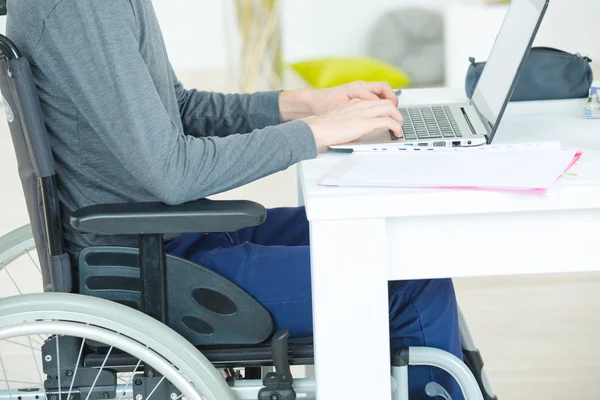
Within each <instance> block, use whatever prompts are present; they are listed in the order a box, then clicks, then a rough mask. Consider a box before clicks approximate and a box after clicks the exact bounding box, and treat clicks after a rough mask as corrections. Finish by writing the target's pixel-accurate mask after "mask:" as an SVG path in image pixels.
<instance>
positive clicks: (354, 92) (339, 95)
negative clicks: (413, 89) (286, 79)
mask: <svg viewBox="0 0 600 400" xmlns="http://www.w3.org/2000/svg"><path fill="white" fill-rule="evenodd" d="M310 97H312V101H311V103H312V104H311V107H312V111H313V114H314V115H322V114H325V113H327V112H329V111H331V110H333V109H334V108H336V107H338V106H340V105H342V104H346V103H348V102H349V101H350V100H352V99H360V100H380V99H381V100H391V101H392V103H394V105H395V106H398V97H397V96H396V93H394V90H393V89H392V87H391V86H390V84H389V83H387V82H361V81H357V82H352V83H348V84H345V85H340V86H336V87H333V88H330V89H314V90H312V93H311V96H310Z"/></svg>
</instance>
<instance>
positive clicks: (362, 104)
mask: <svg viewBox="0 0 600 400" xmlns="http://www.w3.org/2000/svg"><path fill="white" fill-rule="evenodd" d="M382 106H387V107H392V108H393V107H395V106H394V103H392V102H391V101H390V100H383V99H380V98H377V99H376V100H360V101H359V102H358V103H356V107H357V108H358V109H360V110H366V109H369V108H375V107H382Z"/></svg>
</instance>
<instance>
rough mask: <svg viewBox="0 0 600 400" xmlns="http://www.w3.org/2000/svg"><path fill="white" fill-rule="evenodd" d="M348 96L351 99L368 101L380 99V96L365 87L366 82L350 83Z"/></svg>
mask: <svg viewBox="0 0 600 400" xmlns="http://www.w3.org/2000/svg"><path fill="white" fill-rule="evenodd" d="M348 89H349V90H348V92H347V96H348V97H350V98H351V99H360V100H366V101H372V100H379V96H378V95H377V94H375V93H373V92H372V91H370V90H369V88H368V87H365V85H364V82H355V83H354V84H351V85H348Z"/></svg>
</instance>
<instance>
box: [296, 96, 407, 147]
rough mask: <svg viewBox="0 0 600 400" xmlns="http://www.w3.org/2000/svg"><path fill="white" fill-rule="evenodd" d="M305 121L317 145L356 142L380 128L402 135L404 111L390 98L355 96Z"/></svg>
mask: <svg viewBox="0 0 600 400" xmlns="http://www.w3.org/2000/svg"><path fill="white" fill-rule="evenodd" d="M303 121H304V122H306V123H307V124H308V126H310V128H311V129H312V131H313V135H314V136H315V141H316V143H317V147H322V146H332V145H336V144H344V143H348V142H352V141H354V140H357V139H359V138H361V137H363V136H364V135H367V134H369V133H371V132H373V131H375V130H377V129H389V130H390V131H391V132H393V134H394V135H396V136H397V137H402V123H403V119H402V114H400V111H399V110H398V108H397V107H396V106H395V105H394V103H392V101H390V100H367V101H365V100H358V99H353V100H351V101H349V102H348V103H347V104H343V105H341V106H339V107H338V108H336V109H334V110H332V111H330V112H328V113H326V114H323V115H320V116H317V117H310V118H305V119H303Z"/></svg>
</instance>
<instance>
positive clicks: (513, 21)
mask: <svg viewBox="0 0 600 400" xmlns="http://www.w3.org/2000/svg"><path fill="white" fill-rule="evenodd" d="M547 4H548V1H547V0H512V2H511V5H510V7H509V9H508V12H507V14H506V17H505V19H504V22H503V24H502V28H501V29H500V33H499V34H498V36H497V38H496V42H495V43H494V46H493V48H492V51H491V53H490V56H489V58H488V60H487V63H486V65H485V68H484V70H483V72H482V74H481V77H480V79H479V83H478V84H477V87H476V89H475V92H474V93H473V105H474V106H475V108H476V109H477V111H479V113H480V114H481V116H483V118H485V119H486V120H487V122H488V125H487V126H486V129H488V133H489V135H488V142H491V140H492V138H493V135H494V133H495V131H496V128H497V126H498V123H499V122H500V119H501V118H502V114H503V113H504V110H505V108H506V105H507V104H508V101H509V100H510V96H512V93H513V91H514V86H515V85H516V82H517V78H518V77H517V74H518V72H519V70H520V68H521V65H522V63H524V60H525V56H526V55H528V54H529V49H530V47H531V45H532V44H533V40H534V37H535V35H536V33H537V30H538V28H539V25H540V23H541V20H542V17H543V15H544V13H545V11H546V8H547Z"/></svg>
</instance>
